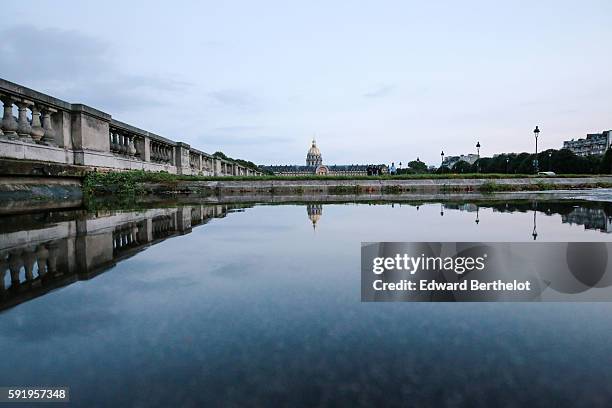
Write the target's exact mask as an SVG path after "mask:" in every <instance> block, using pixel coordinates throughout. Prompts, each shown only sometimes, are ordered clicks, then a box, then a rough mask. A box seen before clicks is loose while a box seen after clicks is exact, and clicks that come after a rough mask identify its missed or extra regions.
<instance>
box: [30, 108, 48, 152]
mask: <svg viewBox="0 0 612 408" xmlns="http://www.w3.org/2000/svg"><path fill="white" fill-rule="evenodd" d="M40 116H41V113H40V107H38V106H37V105H33V106H32V133H31V136H32V139H34V141H35V142H37V143H38V142H40V140H41V139H42V138H43V136H44V135H45V129H43V127H42V123H41V121H40Z"/></svg>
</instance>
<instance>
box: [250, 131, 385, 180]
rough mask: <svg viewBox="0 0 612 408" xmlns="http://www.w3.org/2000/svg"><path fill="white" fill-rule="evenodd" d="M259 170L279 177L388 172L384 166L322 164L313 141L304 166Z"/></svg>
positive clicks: (366, 174) (273, 167) (379, 173)
mask: <svg viewBox="0 0 612 408" xmlns="http://www.w3.org/2000/svg"><path fill="white" fill-rule="evenodd" d="M261 168H262V169H264V170H267V171H271V172H272V173H274V174H275V175H279V176H312V175H319V176H327V175H329V176H334V175H341V176H375V175H381V174H387V173H388V172H389V169H388V167H387V166H386V165H384V164H341V165H337V164H334V165H327V164H323V156H322V155H321V151H320V150H319V148H318V147H317V142H316V141H315V140H314V139H313V140H312V144H311V146H310V149H308V153H307V154H306V165H305V166H301V165H292V164H289V165H279V166H261Z"/></svg>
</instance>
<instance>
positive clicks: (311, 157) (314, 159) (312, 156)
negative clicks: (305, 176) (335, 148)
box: [306, 139, 323, 167]
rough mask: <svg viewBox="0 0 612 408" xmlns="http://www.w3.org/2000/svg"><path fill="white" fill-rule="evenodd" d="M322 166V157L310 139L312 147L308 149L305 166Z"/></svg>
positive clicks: (315, 144) (314, 142) (315, 143)
mask: <svg viewBox="0 0 612 408" xmlns="http://www.w3.org/2000/svg"><path fill="white" fill-rule="evenodd" d="M321 164H323V157H322V156H321V151H320V150H319V148H318V147H317V142H316V141H315V140H314V139H312V146H310V149H308V154H307V155H306V165H307V166H315V167H317V166H320V165H321Z"/></svg>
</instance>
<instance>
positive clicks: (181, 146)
mask: <svg viewBox="0 0 612 408" xmlns="http://www.w3.org/2000/svg"><path fill="white" fill-rule="evenodd" d="M174 165H175V167H176V174H191V165H190V164H189V145H188V144H186V143H183V142H178V143H177V144H176V147H175V154H174Z"/></svg>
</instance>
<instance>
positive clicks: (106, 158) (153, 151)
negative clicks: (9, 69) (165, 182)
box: [0, 79, 261, 176]
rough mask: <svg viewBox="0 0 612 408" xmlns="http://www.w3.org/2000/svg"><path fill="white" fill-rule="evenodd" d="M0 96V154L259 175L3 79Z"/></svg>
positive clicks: (132, 167) (105, 165)
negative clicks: (0, 119) (0, 103)
mask: <svg viewBox="0 0 612 408" xmlns="http://www.w3.org/2000/svg"><path fill="white" fill-rule="evenodd" d="M0 100H1V101H2V104H3V113H2V121H1V122H0V159H3V158H5V159H23V160H31V161H39V162H50V163H60V164H65V165H80V166H88V167H90V168H95V169H100V170H106V169H108V170H136V169H138V170H148V171H167V172H169V173H172V174H187V175H201V176H253V175H260V174H261V173H260V172H259V171H255V170H253V169H250V168H247V167H244V166H241V165H239V164H236V163H234V162H231V161H229V160H224V159H220V158H217V157H213V156H212V155H210V154H208V153H205V152H202V151H200V150H197V149H194V148H192V147H191V146H189V145H188V144H186V143H183V142H177V141H173V140H170V139H167V138H165V137H162V136H159V135H156V134H154V133H151V132H148V131H146V130H142V129H139V128H137V127H134V126H131V125H128V124H126V123H123V122H120V121H118V120H115V119H113V118H112V117H111V115H109V114H108V113H105V112H101V111H99V110H97V109H94V108H91V107H89V106H86V105H81V104H71V103H68V102H65V101H62V100H60V99H57V98H54V97H51V96H49V95H45V94H43V93H40V92H37V91H34V90H32V89H29V88H26V87H23V86H21V85H18V84H15V83H12V82H9V81H5V80H3V79H0ZM15 114H16V116H15Z"/></svg>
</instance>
